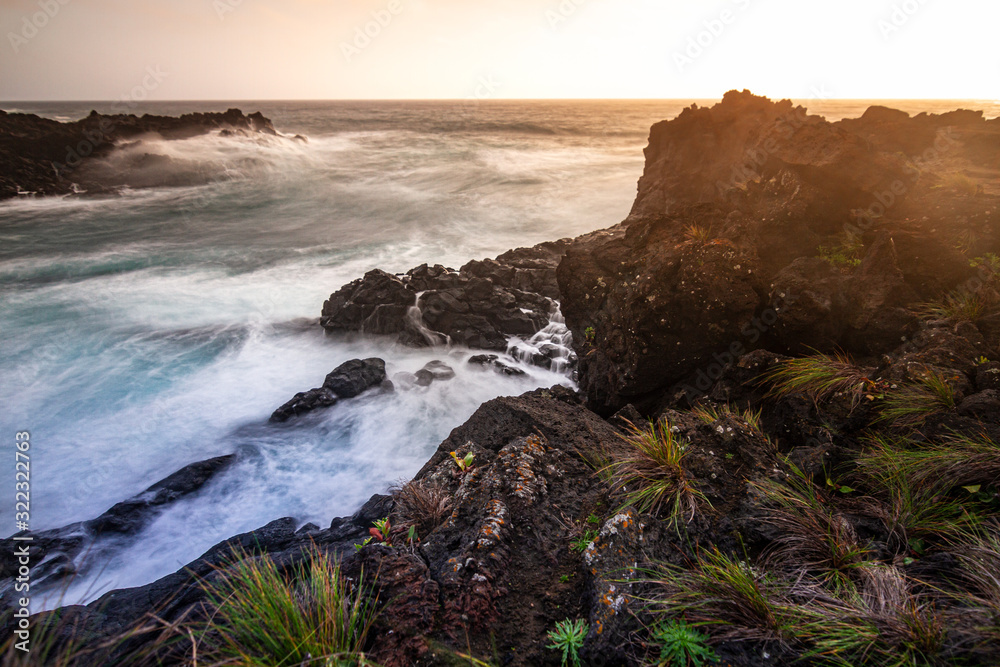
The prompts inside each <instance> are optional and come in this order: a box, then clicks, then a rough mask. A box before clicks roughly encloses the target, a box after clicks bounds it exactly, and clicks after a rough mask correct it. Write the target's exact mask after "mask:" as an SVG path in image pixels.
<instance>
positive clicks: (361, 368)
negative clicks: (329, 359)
mask: <svg viewBox="0 0 1000 667" xmlns="http://www.w3.org/2000/svg"><path fill="white" fill-rule="evenodd" d="M384 380H385V362H384V361H382V360H381V359H374V358H373V359H364V360H362V359H352V360H351V361H346V362H344V363H342V364H341V365H340V366H337V368H336V369H335V370H334V371H333V372H331V373H330V374H329V375H327V376H326V380H324V382H323V388H324V389H329V390H330V391H332V392H333V393H335V394H336V395H337V396H339V397H340V398H354V397H355V396H358V395H359V394H361V393H362V392H365V391H368V390H369V389H371V388H372V387H375V386H377V385H379V384H381V383H382V382H383V381H384Z"/></svg>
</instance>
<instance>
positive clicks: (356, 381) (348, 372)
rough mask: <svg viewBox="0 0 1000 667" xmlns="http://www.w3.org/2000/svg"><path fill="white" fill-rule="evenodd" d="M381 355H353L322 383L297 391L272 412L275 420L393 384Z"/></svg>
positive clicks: (284, 418) (331, 404)
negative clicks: (365, 357) (306, 389)
mask: <svg viewBox="0 0 1000 667" xmlns="http://www.w3.org/2000/svg"><path fill="white" fill-rule="evenodd" d="M391 386H392V385H391V383H389V382H388V381H387V380H386V375H385V362H384V361H383V360H381V359H375V358H372V359H351V360H350V361H345V362H344V363H343V364H341V365H340V366H337V368H335V369H334V370H333V371H331V372H330V374H329V375H327V376H326V380H324V381H323V386H322V387H317V388H316V389H310V390H309V391H305V392H300V393H298V394H296V395H295V396H294V397H293V398H292V400H290V401H288V402H287V403H285V404H284V405H282V406H281V407H280V408H278V409H277V410H275V411H274V413H273V414H272V415H271V419H270V422H271V423H281V422H286V421H288V420H289V419H291V418H292V417H298V416H300V415H304V414H307V413H310V412H313V411H314V410H319V409H322V408H329V407H332V406H334V405H336V404H337V402H338V401H340V400H342V399H348V398H354V397H356V396H359V395H361V394H362V393H364V392H366V391H368V390H369V389H373V388H375V387H384V388H386V389H389V388H391Z"/></svg>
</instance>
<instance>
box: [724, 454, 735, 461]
mask: <svg viewBox="0 0 1000 667" xmlns="http://www.w3.org/2000/svg"><path fill="white" fill-rule="evenodd" d="M734 458H736V455H735V454H733V453H732V452H726V460H727V461H732V460H733V459H734Z"/></svg>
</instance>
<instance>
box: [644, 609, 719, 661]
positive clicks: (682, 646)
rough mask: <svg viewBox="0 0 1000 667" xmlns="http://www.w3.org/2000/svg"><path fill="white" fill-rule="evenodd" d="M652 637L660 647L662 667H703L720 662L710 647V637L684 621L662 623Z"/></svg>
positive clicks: (655, 629)
mask: <svg viewBox="0 0 1000 667" xmlns="http://www.w3.org/2000/svg"><path fill="white" fill-rule="evenodd" d="M650 636H651V639H652V641H653V643H654V644H655V645H657V646H659V647H660V658H659V665H660V667H692V666H693V667H703V666H704V665H705V664H707V663H714V662H718V661H719V658H718V657H717V656H716V655H715V651H713V650H712V647H711V646H709V645H708V635H706V634H704V633H701V632H698V631H697V630H695V629H694V628H692V627H691V626H689V625H688V624H687V621H685V620H684V619H676V620H672V621H667V622H666V623H660V624H659V625H657V626H656V627H654V628H653V631H652V632H651V633H650Z"/></svg>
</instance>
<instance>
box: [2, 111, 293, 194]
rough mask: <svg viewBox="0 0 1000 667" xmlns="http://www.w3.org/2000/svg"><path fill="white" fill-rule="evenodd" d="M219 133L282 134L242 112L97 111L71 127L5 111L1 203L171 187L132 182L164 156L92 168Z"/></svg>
mask: <svg viewBox="0 0 1000 667" xmlns="http://www.w3.org/2000/svg"><path fill="white" fill-rule="evenodd" d="M219 130H221V131H227V132H246V133H261V134H267V135H272V136H276V135H277V133H276V132H275V130H274V126H273V125H272V124H271V121H270V120H268V119H267V118H265V117H264V116H263V115H262V114H261V113H260V112H257V113H251V114H249V115H244V114H243V112H242V111H240V110H239V109H230V110H228V111H226V112H225V113H192V114H184V115H183V116H180V117H178V118H174V117H170V116H152V115H149V114H146V115H143V116H136V115H134V114H116V115H104V114H99V113H97V112H96V111H92V112H91V113H90V115H89V116H87V117H86V118H83V119H81V120H78V121H75V122H71V123H61V122H59V121H55V120H51V119H48V118H41V117H39V116H36V115H34V114H23V113H7V112H6V111H2V110H0V165H2V166H0V200H3V199H9V198H11V197H17V196H27V195H61V194H70V193H78V192H87V193H90V194H101V193H105V192H111V191H113V189H114V188H116V187H121V186H123V185H131V184H134V185H139V186H148V185H170V184H171V183H170V182H155V181H152V182H151V181H149V180H148V179H143V180H141V181H138V182H137V181H136V180H135V174H132V175H131V178H130V174H129V173H128V172H129V171H133V172H137V171H141V168H142V167H144V166H149V162H151V161H156V160H163V159H164V158H162V157H161V156H155V155H149V154H143V153H139V154H138V155H137V156H135V158H133V159H132V160H131V161H130V162H129V163H127V164H124V165H119V166H118V168H117V169H116V170H114V171H111V170H109V169H106V168H105V169H88V167H93V166H95V165H97V164H98V163H99V162H100V160H101V158H104V157H107V156H108V155H109V154H110V153H111V152H112V151H113V150H114V149H115V148H116V147H121V145H122V144H123V143H126V142H130V141H137V140H139V139H140V138H142V137H145V136H155V137H158V138H161V139H167V140H171V139H186V138H190V137H194V136H198V135H201V134H206V133H209V132H213V131H219ZM109 171H110V173H109ZM115 172H118V173H115Z"/></svg>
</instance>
